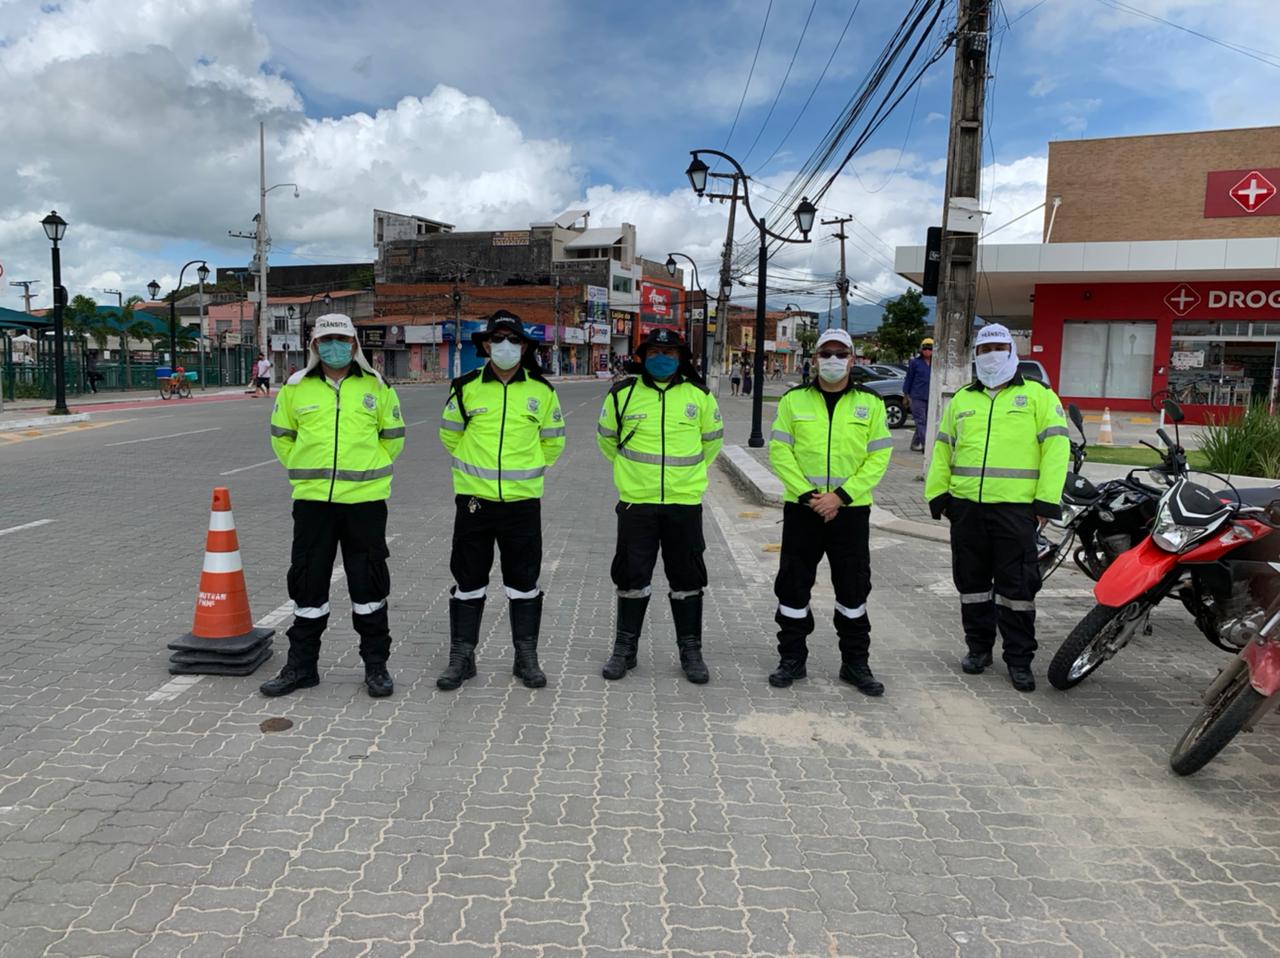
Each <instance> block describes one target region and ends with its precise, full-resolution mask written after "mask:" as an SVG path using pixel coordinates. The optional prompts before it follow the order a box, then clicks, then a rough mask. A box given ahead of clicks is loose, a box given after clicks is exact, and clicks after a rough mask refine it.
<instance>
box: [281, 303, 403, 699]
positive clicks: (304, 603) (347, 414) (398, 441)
mask: <svg viewBox="0 0 1280 958" xmlns="http://www.w3.org/2000/svg"><path fill="white" fill-rule="evenodd" d="M271 445H272V448H273V449H274V450H275V453H276V457H277V458H278V459H279V460H280V462H281V463H282V464H283V465H284V467H285V469H286V470H287V471H288V475H289V481H290V482H292V483H293V500H294V501H293V551H292V558H291V561H290V564H289V579H288V581H289V598H291V599H292V600H293V603H294V611H293V615H294V618H293V625H292V626H291V627H290V629H289V633H288V635H289V658H288V661H287V662H286V664H285V666H284V668H283V669H282V670H281V672H280V674H279V675H277V676H276V677H275V678H274V679H271V680H270V681H268V682H266V683H265V684H263V686H262V693H263V694H264V695H272V696H274V695H287V694H288V693H290V692H293V691H295V690H296V689H302V688H310V687H311V686H313V685H316V684H317V683H319V681H320V676H319V673H318V671H317V668H316V666H317V662H318V660H319V657H320V636H321V635H322V634H323V633H324V630H325V626H326V625H328V623H329V580H330V578H331V577H332V575H333V560H334V558H335V556H336V555H337V551H338V547H339V546H341V547H342V565H343V569H344V570H345V573H346V579H347V589H348V591H349V592H350V593H351V622H352V625H354V626H355V630H356V633H357V634H358V635H359V636H360V658H362V659H363V660H364V681H365V686H366V687H367V688H368V690H369V694H370V695H372V696H375V697H381V696H384V695H390V694H391V692H392V690H393V688H394V686H393V684H392V681H391V676H390V674H389V673H388V672H387V658H388V657H389V656H390V654H391V631H390V627H389V626H388V623H387V596H388V595H389V594H390V592H391V575H390V573H389V572H388V571H387V556H388V555H389V553H388V551H387V499H388V497H390V495H391V471H392V463H393V462H394V461H395V459H396V457H397V456H399V455H400V451H401V450H402V449H403V448H404V420H403V418H402V417H401V414H400V400H399V399H397V398H396V393H395V390H394V389H392V388H391V387H390V386H389V385H387V383H386V382H385V381H383V379H382V377H381V376H380V375H378V373H377V372H375V371H374V369H373V367H372V366H370V365H369V363H368V361H367V360H366V359H365V357H364V353H363V352H362V351H361V349H360V344H359V342H357V341H356V329H355V326H354V325H353V324H352V322H351V320H350V318H349V317H347V316H344V315H342V314H341V313H330V314H328V315H325V316H321V317H320V318H319V319H317V320H316V325H315V330H314V333H313V335H312V339H311V345H310V347H309V362H308V363H307V366H306V368H305V369H302V370H301V371H299V372H297V373H294V374H293V375H292V376H290V377H289V380H288V382H287V383H286V384H285V386H284V388H282V389H281V390H280V392H279V393H278V394H277V396H276V404H275V411H274V412H273V413H272V416H271Z"/></svg>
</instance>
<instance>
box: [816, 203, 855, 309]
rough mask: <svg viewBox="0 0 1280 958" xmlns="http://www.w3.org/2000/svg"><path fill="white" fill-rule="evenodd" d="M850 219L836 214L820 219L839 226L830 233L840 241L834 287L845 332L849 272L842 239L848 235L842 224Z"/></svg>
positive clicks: (826, 223)
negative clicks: (838, 264)
mask: <svg viewBox="0 0 1280 958" xmlns="http://www.w3.org/2000/svg"><path fill="white" fill-rule="evenodd" d="M852 219H853V217H852V216H837V217H836V218H835V219H830V220H823V221H822V225H823V226H838V227H840V229H839V231H838V232H835V233H832V234H831V235H832V236H834V237H835V238H836V239H838V240H839V241H840V275H839V276H837V277H836V289H837V290H839V292H840V328H841V329H843V330H844V331H845V332H846V333H847V332H848V331H849V274H848V273H847V272H845V268H844V241H845V240H847V239H848V238H849V237H848V236H847V235H845V231H844V224H845V223H848V222H849V221H850V220H852Z"/></svg>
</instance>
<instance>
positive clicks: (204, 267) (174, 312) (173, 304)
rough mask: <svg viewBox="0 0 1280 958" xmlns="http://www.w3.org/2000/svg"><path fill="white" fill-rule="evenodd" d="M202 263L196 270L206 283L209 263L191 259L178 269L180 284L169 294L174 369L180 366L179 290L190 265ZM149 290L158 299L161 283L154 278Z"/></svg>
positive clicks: (202, 283)
mask: <svg viewBox="0 0 1280 958" xmlns="http://www.w3.org/2000/svg"><path fill="white" fill-rule="evenodd" d="M196 263H199V264H200V268H199V269H197V270H196V275H197V276H199V277H200V285H201V286H203V285H204V281H205V280H207V279H208V278H209V264H208V263H206V262H205V261H204V260H202V259H193V260H189V261H188V262H186V263H183V264H182V269H180V270H178V285H177V286H175V287H174V290H173V292H172V293H170V294H169V365H170V367H172V368H173V369H177V368H178V290H180V289H182V277H183V275H184V274H185V273H186V271H187V267H188V266H194V265H195V264H196ZM147 292H149V293H150V294H151V298H152V299H156V298H157V297H158V296H159V294H160V284H159V283H157V282H156V281H155V280H154V279H153V280H152V281H151V282H149V283H147ZM200 335H201V336H204V329H201V330H200ZM200 375H201V378H202V379H203V378H204V370H203V369H202V370H201V371H200Z"/></svg>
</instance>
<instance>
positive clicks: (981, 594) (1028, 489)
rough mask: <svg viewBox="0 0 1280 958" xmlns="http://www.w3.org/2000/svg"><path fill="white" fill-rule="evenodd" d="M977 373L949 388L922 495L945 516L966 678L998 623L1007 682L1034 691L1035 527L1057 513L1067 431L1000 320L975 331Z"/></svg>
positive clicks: (1058, 407)
mask: <svg viewBox="0 0 1280 958" xmlns="http://www.w3.org/2000/svg"><path fill="white" fill-rule="evenodd" d="M974 363H975V365H976V367H977V374H978V378H977V380H976V381H975V382H973V383H972V384H970V385H968V386H966V387H964V388H963V389H961V390H960V391H959V392H957V393H956V394H955V396H954V397H953V398H952V400H951V402H950V404H949V405H948V406H947V409H946V412H944V413H943V415H942V422H941V424H940V425H939V427H938V434H937V437H936V438H935V440H934V445H933V458H932V462H931V463H930V466H929V475H928V477H927V479H926V480H925V493H924V494H925V498H926V499H927V500H928V502H929V510H930V512H931V513H932V514H933V518H934V519H941V518H942V517H943V516H944V515H945V516H946V517H947V518H948V519H950V520H951V575H952V578H953V579H954V580H955V586H956V590H957V591H958V592H959V593H960V620H961V622H962V623H963V625H964V638H965V643H966V645H967V646H968V649H969V651H968V654H967V655H965V656H964V658H963V659H962V660H961V663H960V665H961V668H963V669H964V671H965V672H967V673H969V674H970V675H977V674H979V673H981V672H982V671H983V670H984V669H985V668H986V667H987V666H989V665H991V661H992V649H993V648H994V646H995V639H996V629H997V627H998V628H999V631H1000V635H1001V636H1002V638H1003V639H1004V661H1005V664H1006V665H1007V666H1008V669H1009V680H1010V681H1011V682H1012V683H1013V687H1014V688H1016V689H1017V690H1018V691H1020V692H1031V691H1034V690H1035V687H1036V680H1035V677H1034V676H1033V675H1032V673H1031V660H1032V658H1033V657H1034V655H1035V651H1036V605H1035V597H1036V593H1037V592H1038V591H1039V590H1040V567H1039V564H1038V562H1037V558H1036V533H1037V532H1038V531H1039V529H1040V528H1041V527H1043V525H1044V524H1045V523H1046V522H1047V521H1048V520H1050V519H1055V518H1057V517H1058V516H1059V515H1060V509H1059V502H1060V500H1061V498H1062V487H1063V485H1064V484H1065V482H1066V477H1067V462H1068V460H1069V458H1070V433H1069V432H1068V431H1067V421H1066V419H1065V418H1064V416H1063V414H1062V402H1061V401H1060V400H1059V399H1058V397H1057V395H1055V394H1054V392H1053V390H1052V389H1050V388H1049V387H1048V386H1045V385H1042V384H1041V383H1039V382H1036V381H1035V380H1034V379H1024V378H1023V377H1022V376H1021V375H1020V374H1019V373H1018V352H1017V350H1016V348H1015V347H1014V344H1013V338H1012V337H1011V336H1010V335H1009V330H1008V329H1006V328H1005V327H1004V326H1001V325H1000V324H999V323H992V324H991V325H989V326H984V327H982V329H980V330H979V331H978V335H977V339H976V340H975V344H974Z"/></svg>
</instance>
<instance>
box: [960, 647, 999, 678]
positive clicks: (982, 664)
mask: <svg viewBox="0 0 1280 958" xmlns="http://www.w3.org/2000/svg"><path fill="white" fill-rule="evenodd" d="M991 661H992V659H991V653H990V652H970V653H969V654H968V655H966V656H965V657H964V658H963V659H961V660H960V668H962V669H964V671H965V673H966V674H968V675H981V674H982V672H983V670H984V669H986V668H987V667H988V666H989V665H991Z"/></svg>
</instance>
